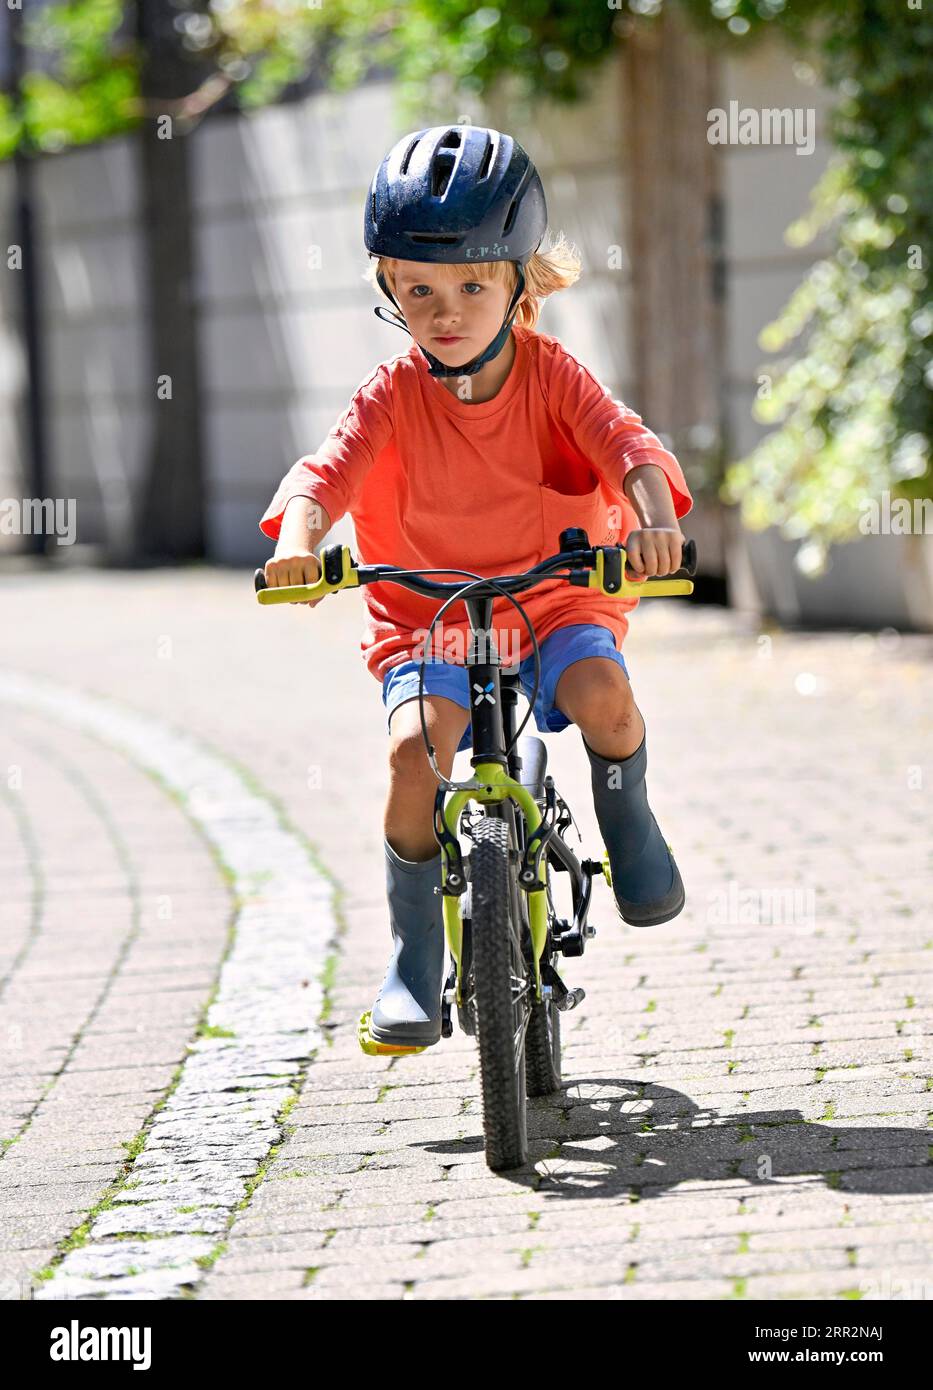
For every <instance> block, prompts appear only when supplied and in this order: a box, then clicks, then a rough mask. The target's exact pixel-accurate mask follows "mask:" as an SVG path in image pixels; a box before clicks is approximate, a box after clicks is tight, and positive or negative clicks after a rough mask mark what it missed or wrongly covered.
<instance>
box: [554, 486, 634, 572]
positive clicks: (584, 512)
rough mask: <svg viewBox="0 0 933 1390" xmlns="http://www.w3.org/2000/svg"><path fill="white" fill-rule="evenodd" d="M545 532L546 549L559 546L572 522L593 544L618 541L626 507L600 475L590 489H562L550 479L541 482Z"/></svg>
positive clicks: (611, 543)
mask: <svg viewBox="0 0 933 1390" xmlns="http://www.w3.org/2000/svg"><path fill="white" fill-rule="evenodd" d="M538 492H539V496H540V499H541V516H542V524H543V533H544V553H545V555H554V554H556V553H557V551H558V550H559V548H560V547H559V545H558V537H559V536H560V533H561V531H565V530H566V529H567V527H568V526H580V527H582V528H583V530H584V531H585V532H586V534H587V538H588V540H589V543H590V545H618V544H619V536H620V531H621V528H622V515H621V513H622V509H621V508H620V507H619V506H618V504H613V503H612V502H611V500H610V497H609V494H608V492H607V491H606V489H605V488H604V487H603V485H602V482H601V481H600V480H599V479H598V478H597V480H596V483H595V485H594V486H593V487H591V488H590V489H589V491H587V492H580V493H566V492H558V491H557V490H556V489H555V488H553V487H550V486H549V485H548V484H547V483H539V484H538Z"/></svg>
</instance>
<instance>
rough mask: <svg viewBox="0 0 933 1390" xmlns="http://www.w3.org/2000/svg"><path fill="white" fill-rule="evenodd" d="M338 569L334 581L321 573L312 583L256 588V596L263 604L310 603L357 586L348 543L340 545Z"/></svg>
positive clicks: (357, 582)
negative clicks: (338, 576) (338, 571)
mask: <svg viewBox="0 0 933 1390" xmlns="http://www.w3.org/2000/svg"><path fill="white" fill-rule="evenodd" d="M340 569H341V573H340V578H339V579H338V580H337V581H336V582H335V583H331V582H330V580H328V579H325V578H324V575H323V573H322V574H321V577H320V579H318V580H315V582H314V583H313V584H284V585H281V586H280V587H278V588H267V589H258V590H257V592H256V598H257V599H258V601H259V602H260V603H263V604H269V603H310V602H312V601H313V600H314V599H319V598H324V596H325V595H326V594H335V593H336V592H337V590H338V589H356V588H359V583H360V577H359V575H358V574H357V572H356V569H355V567H354V565H353V556H352V555H351V554H350V547H349V546H348V545H342V546H341V547H340Z"/></svg>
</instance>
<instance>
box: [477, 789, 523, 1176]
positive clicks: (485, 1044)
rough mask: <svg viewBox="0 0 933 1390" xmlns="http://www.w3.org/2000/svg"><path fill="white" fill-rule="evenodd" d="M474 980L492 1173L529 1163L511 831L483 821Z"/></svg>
mask: <svg viewBox="0 0 933 1390" xmlns="http://www.w3.org/2000/svg"><path fill="white" fill-rule="evenodd" d="M470 865H471V881H472V885H473V895H472V896H473V903H472V908H473V920H472V933H471V935H472V945H473V974H474V981H475V992H476V1013H477V1028H476V1032H477V1041H478V1044H479V1058H480V1083H481V1091H482V1098H483V1129H484V1132H485V1136H486V1162H487V1164H488V1166H489V1167H490V1168H491V1169H492V1170H493V1171H494V1172H498V1171H501V1170H503V1169H509V1168H520V1167H522V1166H523V1165H524V1164H525V1163H527V1161H528V1132H527V1119H526V1112H525V1061H524V1057H520V1058H519V1059H518V1066H517V1068H516V1065H515V1062H516V1058H515V1043H514V1034H513V1020H512V988H511V966H512V955H511V929H510V921H509V901H510V894H509V831H508V826H507V824H506V823H505V821H504V820H497V819H494V818H492V817H487V818H486V819H485V820H483V821H482V822H481V823H480V824H479V825H478V826H477V828H476V835H475V839H474V843H473V848H472V851H471V853H470Z"/></svg>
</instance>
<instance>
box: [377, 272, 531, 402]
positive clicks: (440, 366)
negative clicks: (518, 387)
mask: <svg viewBox="0 0 933 1390" xmlns="http://www.w3.org/2000/svg"><path fill="white" fill-rule="evenodd" d="M516 270H517V271H518V283H517V284H516V286H515V292H514V294H513V295H512V299H511V302H510V304H509V307H508V308H507V309H506V311H505V319H504V321H503V324H502V327H501V328H500V329H499V332H498V333H497V334H496V336H495V337H494V338H493V340H492V342H491V343H490V344H489V346H488V347H487V348H486V349H485V351H483V352H481V353H480V354H479V356H478V357H474V358H472V359H471V360H470V361H469V362H465V363H464V364H463V366H462V367H448V366H447V365H446V363H444V362H442V361H441V360H440V358H438V357H435V356H434V354H433V353H431V352H428V350H427V348H424V347H422V346H421V344H420V343H419V344H418V347H419V349H420V351H421V353H422V354H423V355H424V357H426V358H427V361H428V370H429V374H430V375H431V376H475V375H476V373H477V372H478V371H479V370H480V368H481V367H485V365H486V363H487V362H491V361H492V359H493V358H494V357H498V355H499V353H500V352H501V351H502V349H503V348H504V347H505V343H506V339H507V338H508V336H509V333H510V332H511V329H512V323H513V320H514V318H515V315H516V313H517V312H518V301H519V299H520V298H521V294H522V291H523V290H524V288H525V272H524V270H523V269H522V267H521V265H520V264H518V263H516ZM376 279H377V281H378V282H379V288H380V289H381V290H382V292H383V294H384V295H386V296H387V297H388V298H389V299H391V301H392V303H393V304H394V305H395V306H396V308H401V306H400V305H399V302H398V300H397V299H396V298H395V295H394V294H393V293H392V291H391V290H390V289H389V287H388V285H387V284H386V280H385V276H384V275H382V274H381V273H380V274H379V275H377V276H376ZM373 313H374V314H375V315H376V318H378V319H382V321H383V322H384V323H392V324H395V326H396V327H397V328H404V329H405V332H406V333H411V329H410V328H409V327H408V324H407V323H406V322H405V320H404V318H403V317H402V316H401V314H393V313H392V312H391V310H389V309H386V308H385V307H384V306H383V305H382V304H380V305H378V306H377V307H376V308H375V309H374V310H373Z"/></svg>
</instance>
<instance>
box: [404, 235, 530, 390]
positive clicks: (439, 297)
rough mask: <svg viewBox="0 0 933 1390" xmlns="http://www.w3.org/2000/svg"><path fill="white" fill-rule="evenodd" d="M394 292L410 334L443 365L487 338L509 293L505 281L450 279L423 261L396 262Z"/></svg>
mask: <svg viewBox="0 0 933 1390" xmlns="http://www.w3.org/2000/svg"><path fill="white" fill-rule="evenodd" d="M395 294H396V298H397V299H398V302H399V304H400V305H401V308H402V313H403V314H404V316H405V322H406V323H407V324H408V327H409V328H410V329H411V334H412V337H413V338H414V339H415V340H416V341H417V342H418V343H419V344H420V345H421V347H423V348H426V349H427V350H428V352H431V353H433V354H434V356H435V357H438V358H440V360H441V361H442V362H443V363H444V365H445V366H447V367H455V366H457V364H458V363H459V362H467V361H469V360H470V359H471V358H473V357H476V356H477V354H478V353H480V352H482V351H483V349H484V348H485V347H486V346H487V344H488V343H491V342H492V340H493V338H494V337H495V336H496V334H497V333H498V332H499V329H500V328H501V327H502V320H503V319H504V318H505V311H506V309H507V308H508V306H509V300H510V299H511V297H512V291H511V290H510V289H509V287H508V284H507V283H506V282H505V281H499V280H481V279H479V278H477V279H476V280H461V279H455V278H453V277H452V276H451V275H450V272H449V271H448V269H447V267H446V266H443V265H434V264H432V263H430V262H425V261H398V262H397V264H396V270H395Z"/></svg>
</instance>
